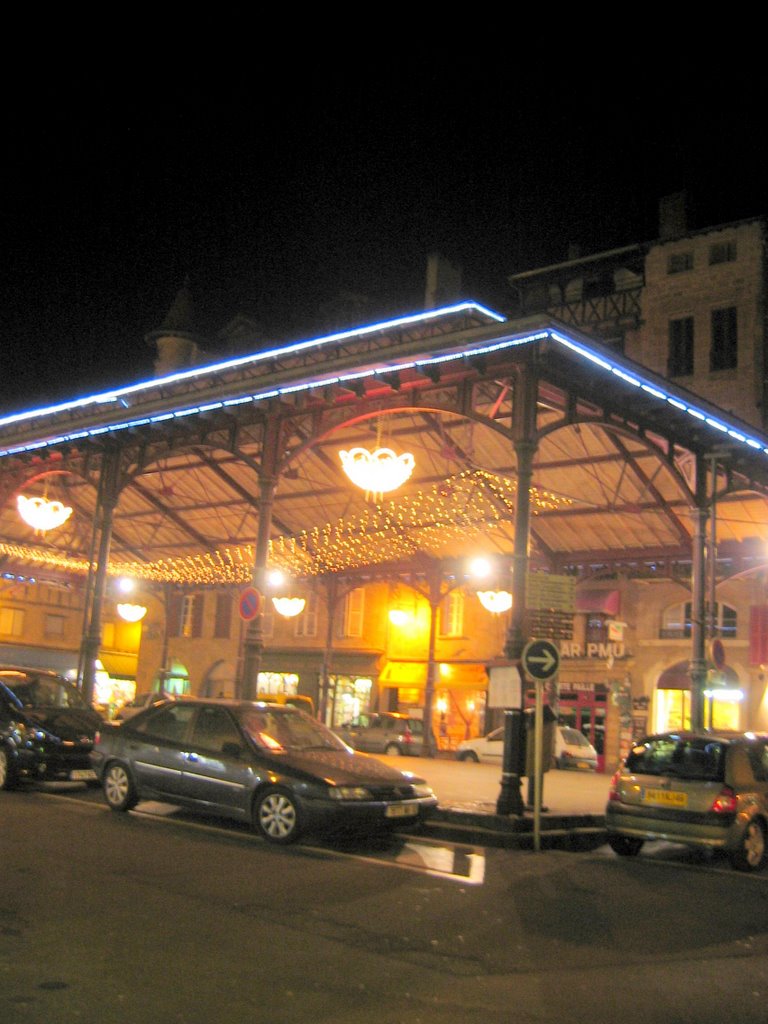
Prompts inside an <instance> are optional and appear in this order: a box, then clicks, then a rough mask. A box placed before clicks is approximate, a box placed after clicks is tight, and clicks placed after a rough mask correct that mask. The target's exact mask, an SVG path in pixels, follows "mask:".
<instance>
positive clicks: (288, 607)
mask: <svg viewBox="0 0 768 1024" xmlns="http://www.w3.org/2000/svg"><path fill="white" fill-rule="evenodd" d="M306 603H307V602H306V601H305V599H304V598H303V597H273V598H272V604H273V605H274V606H275V611H276V612H278V614H280V615H282V616H283V618H286V619H293V618H295V616H297V615H300V614H301V613H302V612H303V611H304V605H305V604H306Z"/></svg>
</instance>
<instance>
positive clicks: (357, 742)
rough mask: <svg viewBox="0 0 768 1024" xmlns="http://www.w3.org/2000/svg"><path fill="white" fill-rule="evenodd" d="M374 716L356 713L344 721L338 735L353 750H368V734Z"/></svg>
mask: <svg viewBox="0 0 768 1024" xmlns="http://www.w3.org/2000/svg"><path fill="white" fill-rule="evenodd" d="M374 717H375V716H373V715H358V716H357V718H353V719H352V721H350V722H345V723H344V725H343V726H342V727H341V729H339V735H340V736H341V738H342V739H343V740H344V742H345V743H348V744H349V745H350V747H353V748H354V749H355V750H369V749H370V748H369V747H368V745H367V743H368V734H369V732H370V728H371V722H372V721H373V718H374Z"/></svg>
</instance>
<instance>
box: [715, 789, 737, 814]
mask: <svg viewBox="0 0 768 1024" xmlns="http://www.w3.org/2000/svg"><path fill="white" fill-rule="evenodd" d="M738 804H739V801H738V799H737V797H736V794H735V793H734V792H733V790H732V789H731V787H730V786H723V788H722V789H721V790H720V792H719V793H718V794H717V796H716V797H715V799H714V800H713V801H712V806H711V807H710V810H711V811H714V812H715V814H733V812H734V811H735V810H736V808H737V807H738Z"/></svg>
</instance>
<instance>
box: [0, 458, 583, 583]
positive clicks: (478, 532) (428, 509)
mask: <svg viewBox="0 0 768 1024" xmlns="http://www.w3.org/2000/svg"><path fill="white" fill-rule="evenodd" d="M516 493H517V486H516V483H515V481H514V480H510V479H508V478H506V477H501V476H497V475H496V474H494V473H490V472H487V471H485V470H477V469H475V470H465V471H464V472H462V473H459V474H456V475H455V476H452V477H449V478H448V479H446V480H444V481H442V482H441V483H438V484H434V485H432V487H430V488H429V489H428V490H426V491H418V492H416V493H415V494H412V495H409V496H407V497H404V498H400V499H399V500H397V501H387V502H380V503H378V504H375V505H366V507H365V508H364V509H363V510H362V511H361V512H360V513H359V514H358V515H355V516H349V517H346V518H342V519H339V520H337V521H336V522H332V523H325V524H323V525H322V526H317V527H315V528H314V529H312V530H303V531H302V532H301V533H298V534H296V535H295V536H281V537H277V538H275V539H274V540H272V541H270V545H269V553H268V564H269V567H270V568H279V569H282V570H283V571H285V572H286V573H288V574H290V575H291V576H293V577H295V578H307V577H313V576H321V575H327V574H330V573H339V572H343V571H348V570H351V569H359V568H363V567H365V566H366V565H379V564H382V563H385V562H396V561H402V560H405V559H408V558H410V557H411V556H412V555H413V554H414V553H415V552H416V551H426V552H428V553H429V554H432V555H434V556H439V555H440V554H441V553H444V552H445V549H446V545H450V544H451V543H453V542H454V541H456V542H458V541H463V542H466V541H467V540H468V539H469V540H471V539H473V538H475V537H477V538H478V539H481V538H482V537H483V536H484V535H486V534H487V533H488V530H489V528H490V529H492V528H493V527H494V526H495V525H496V524H499V523H501V522H502V521H504V522H512V521H514V507H515V506H514V502H515V496H516ZM530 500H531V513H532V514H533V515H537V514H539V513H541V512H544V511H551V510H554V509H558V508H563V507H565V506H569V505H572V504H573V503H574V502H573V500H572V499H570V498H563V497H560V496H559V495H556V494H553V493H552V492H550V491H545V490H542V489H540V488H535V487H534V488H532V489H531V498H530ZM0 554H3V555H7V556H8V557H9V558H12V559H15V560H18V561H23V562H32V563H34V564H36V565H44V566H46V567H49V568H55V569H60V570H62V571H64V572H68V573H73V574H81V575H85V574H86V573H87V572H88V569H89V563H88V561H87V559H84V558H77V557H74V556H70V555H64V554H61V553H59V552H56V551H54V550H52V549H50V548H44V547H38V546H35V545H32V544H9V543H0ZM254 559H255V548H254V545H253V544H242V545H238V546H234V547H227V548H222V549H217V550H215V551H205V552H200V553H197V554H193V555H185V556H184V557H182V558H169V559H160V560H158V561H156V562H151V563H143V562H117V561H113V562H110V564H109V567H108V570H107V571H108V573H109V574H110V575H111V576H131V577H133V578H135V579H139V580H146V581H148V582H151V583H170V584H178V585H180V586H198V587H200V586H222V585H239V586H243V585H247V584H249V583H251V581H252V578H253V565H254Z"/></svg>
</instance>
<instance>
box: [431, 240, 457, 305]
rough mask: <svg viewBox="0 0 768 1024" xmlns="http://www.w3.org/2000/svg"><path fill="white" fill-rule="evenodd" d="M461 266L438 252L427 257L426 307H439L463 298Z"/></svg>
mask: <svg viewBox="0 0 768 1024" xmlns="http://www.w3.org/2000/svg"><path fill="white" fill-rule="evenodd" d="M461 297H462V296H461V267H460V266H456V265H455V264H453V263H451V262H450V261H449V260H447V259H446V258H445V256H441V255H440V253H438V252H433V253H430V255H429V256H428V257H427V288H426V292H425V295H424V309H439V308H440V306H445V305H446V304H449V303H451V302H457V301H458V300H459V299H460V298H461Z"/></svg>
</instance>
